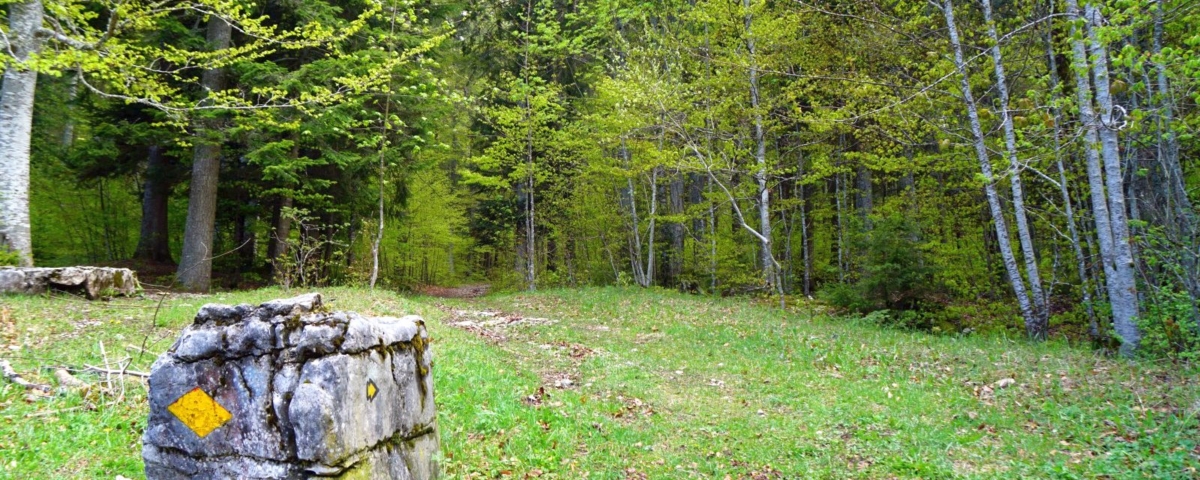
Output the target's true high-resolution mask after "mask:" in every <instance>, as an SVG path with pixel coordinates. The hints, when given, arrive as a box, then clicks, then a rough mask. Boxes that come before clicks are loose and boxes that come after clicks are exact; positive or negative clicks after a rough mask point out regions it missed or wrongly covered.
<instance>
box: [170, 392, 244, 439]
mask: <svg viewBox="0 0 1200 480" xmlns="http://www.w3.org/2000/svg"><path fill="white" fill-rule="evenodd" d="M167 411H169V412H171V414H173V415H175V418H178V419H179V421H181V422H183V424H184V425H186V426H187V427H188V428H190V429H192V431H193V432H196V435H198V436H199V437H200V438H204V437H206V436H208V434H210V433H212V431H213V430H216V429H217V428H218V427H220V426H221V425H224V424H225V422H228V421H229V420H231V419H233V415H232V414H230V413H229V410H226V409H225V407H222V406H221V404H219V403H217V401H216V400H213V398H212V397H210V396H209V395H208V394H207V393H204V390H201V389H200V387H196V388H195V389H193V390H192V391H190V392H188V393H185V394H183V396H181V397H179V399H178V400H175V403H172V404H171V405H170V406H168V407H167Z"/></svg>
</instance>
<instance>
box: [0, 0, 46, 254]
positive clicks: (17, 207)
mask: <svg viewBox="0 0 1200 480" xmlns="http://www.w3.org/2000/svg"><path fill="white" fill-rule="evenodd" d="M42 14H43V11H42V2H41V0H28V1H24V2H18V3H13V4H10V5H9V12H8V32H7V35H8V41H9V48H10V50H11V51H12V53H13V54H15V58H13V59H11V60H9V62H8V65H6V66H5V70H4V81H3V86H2V87H0V249H7V250H11V251H13V252H16V254H17V255H18V256H19V257H20V259H19V261H18V263H19V266H22V267H30V266H33V235H32V232H31V231H30V226H29V154H30V151H29V148H30V141H31V138H30V135H31V133H32V131H33V98H34V91H35V90H36V88H37V75H38V74H37V72H36V71H33V70H29V69H26V68H23V65H21V62H24V61H25V60H26V59H28V58H29V56H30V54H33V53H36V52H37V51H38V50H39V49H40V48H41V45H40V43H39V41H38V39H37V38H35V36H34V35H35V32H36V31H37V29H38V28H39V27H41V26H42Z"/></svg>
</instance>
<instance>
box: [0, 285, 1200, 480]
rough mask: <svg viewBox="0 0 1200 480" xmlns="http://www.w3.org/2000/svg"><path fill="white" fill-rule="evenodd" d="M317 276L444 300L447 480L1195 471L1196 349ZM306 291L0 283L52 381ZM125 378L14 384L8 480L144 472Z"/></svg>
mask: <svg viewBox="0 0 1200 480" xmlns="http://www.w3.org/2000/svg"><path fill="white" fill-rule="evenodd" d="M322 292H323V293H324V294H325V296H326V298H327V300H328V301H329V303H330V304H331V305H332V307H333V308H335V309H345V310H357V311H359V312H362V313H367V314H384V313H416V314H420V315H424V316H425V318H426V319H427V321H428V324H429V328H430V330H431V334H432V335H433V337H434V344H433V348H434V355H435V357H434V362H435V364H434V374H435V382H436V384H435V385H436V389H437V390H436V395H437V401H438V408H439V425H440V428H441V434H442V446H443V455H444V457H445V458H444V459H443V462H442V463H443V470H444V473H445V474H446V476H447V477H448V478H500V477H509V478H534V477H537V478H567V479H574V478H606V479H625V478H635V479H636V478H726V477H727V476H728V477H729V478H767V479H770V478H798V477H800V478H916V477H921V478H956V477H962V478H998V477H1005V478H1011V477H1018V476H1020V477H1037V478H1095V477H1101V476H1107V477H1111V478H1148V477H1150V478H1194V477H1196V476H1197V475H1200V474H1198V473H1197V472H1198V470H1197V469H1198V468H1200V442H1198V440H1197V439H1198V438H1200V418H1198V417H1197V411H1196V410H1197V409H1198V408H1200V371H1197V369H1196V368H1195V367H1191V366H1181V365H1170V364H1154V363H1150V362H1139V363H1130V362H1126V361H1122V360H1116V359H1108V358H1102V357H1098V356H1097V355H1095V354H1094V353H1092V352H1090V351H1088V350H1086V349H1082V348H1074V347H1071V346H1068V345H1065V344H1063V343H1062V342H1047V343H1044V344H1031V343H1028V342H1025V341H1023V340H1019V339H1005V338H1000V337H962V338H960V337H951V336H932V335H926V334H919V333H910V332H901V331H895V330H888V329H881V328H878V327H876V326H874V325H869V324H866V323H864V322H861V321H851V320H840V319H839V320H835V319H829V318H827V317H825V316H822V315H819V314H812V313H811V312H808V311H805V310H804V309H798V310H796V311H789V312H787V313H784V312H781V311H779V310H778V309H777V308H772V307H770V306H766V305H761V306H760V305H754V304H752V303H750V302H748V301H747V300H745V299H712V298H707V297H695V296H687V295H681V294H676V293H671V292H664V291H657V290H650V291H647V290H641V289H622V288H596V289H582V290H554V291H548V292H539V293H535V294H506V295H494V296H489V297H484V298H479V299H436V298H429V297H417V298H408V299H406V298H401V297H398V296H396V295H394V294H391V293H383V292H376V293H371V292H368V291H365V290H358V289H323V290H322ZM290 295H291V294H290V293H285V292H283V291H280V290H275V289H270V290H259V291H253V292H239V293H230V294H218V295H211V296H204V297H189V296H181V297H172V298H170V299H167V300H165V301H163V302H162V305H161V308H159V305H158V303H159V302H158V300H156V299H153V298H146V299H133V300H114V301H111V302H86V301H82V300H78V299H73V298H69V297H50V298H46V297H34V298H23V297H0V305H3V307H0V308H7V309H8V310H9V312H10V313H9V318H10V319H12V321H14V322H15V324H14V326H13V330H11V331H9V333H6V334H5V335H6V336H5V337H4V340H5V343H12V344H15V345H16V346H18V349H11V348H9V347H8V346H7V345H6V346H5V348H6V350H5V351H4V352H2V353H0V358H5V359H8V360H10V361H11V362H12V363H13V365H14V366H15V367H16V368H17V370H18V371H19V372H21V373H22V374H24V375H26V377H27V378H28V379H29V380H32V381H38V382H41V383H50V384H53V379H52V372H51V371H49V370H46V369H44V368H43V367H48V366H73V367H81V366H83V365H84V364H90V365H98V364H100V363H102V362H103V361H104V359H103V357H102V355H101V353H100V348H99V345H100V343H101V342H103V344H104V346H105V351H106V352H107V357H108V360H109V363H110V364H113V363H114V362H117V361H119V360H124V359H126V358H127V357H128V358H129V360H130V362H131V363H130V364H129V367H128V368H130V369H131V370H139V371H148V370H149V366H150V364H151V363H152V362H153V358H152V357H153V354H146V355H140V356H139V353H138V349H139V348H140V345H141V344H142V342H143V341H145V344H146V349H147V350H148V351H150V352H154V353H157V352H161V351H163V350H165V349H166V348H168V347H169V346H170V344H171V343H172V342H173V341H174V339H175V336H176V335H177V334H178V332H179V330H180V329H181V328H182V327H183V326H184V325H186V324H187V323H189V322H190V321H191V317H192V315H194V314H195V311H196V310H197V309H198V308H199V307H200V305H201V304H203V303H209V302H220V303H243V302H244V303H258V302H261V301H264V300H268V299H271V298H278V297H282V296H290ZM155 310H158V315H157V321H156V324H157V325H154V326H151V324H150V320H151V318H152V317H153V316H154V312H155ZM0 327H3V326H0ZM3 332H5V330H3V328H0V333H3ZM79 376H80V378H81V379H83V380H85V381H88V382H91V383H97V382H100V381H101V380H102V379H101V378H99V377H98V376H95V375H87V374H80V375H79ZM1006 379H1012V384H1011V385H1007V384H1008V383H1009V382H1008V381H1007V380H1006ZM1002 385H1007V386H1003V387H1002ZM117 387H118V388H115V389H113V390H112V391H102V390H101V389H93V390H92V391H91V392H90V393H88V394H87V395H81V394H78V393H68V394H63V395H58V396H55V397H53V398H49V399H40V400H32V401H31V400H27V399H26V392H25V391H24V390H23V389H21V388H19V387H17V386H15V385H12V384H9V383H7V382H6V383H3V384H0V407H2V408H0V410H2V412H3V413H0V478H108V479H111V478H113V477H114V476H115V475H118V474H120V475H124V476H126V477H131V478H139V477H140V476H141V445H140V435H141V428H142V427H143V426H144V422H145V416H146V411H145V408H146V396H145V389H144V387H142V386H141V384H140V383H139V382H137V381H134V380H131V381H129V382H128V383H127V384H126V385H125V388H124V396H123V397H122V396H121V390H120V388H119V387H120V382H117Z"/></svg>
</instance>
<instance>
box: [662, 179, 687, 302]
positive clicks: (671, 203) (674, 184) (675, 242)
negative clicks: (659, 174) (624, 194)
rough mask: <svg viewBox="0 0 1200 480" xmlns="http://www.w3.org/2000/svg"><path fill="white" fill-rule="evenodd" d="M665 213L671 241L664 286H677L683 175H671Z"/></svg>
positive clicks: (681, 227)
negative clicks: (668, 217) (668, 220)
mask: <svg viewBox="0 0 1200 480" xmlns="http://www.w3.org/2000/svg"><path fill="white" fill-rule="evenodd" d="M667 188H668V189H669V192H668V193H669V194H668V196H667V207H668V208H667V211H668V213H669V214H670V215H671V216H672V221H671V223H670V224H669V225H667V234H668V236H669V237H670V241H671V250H670V251H669V253H668V257H667V278H666V283H665V285H669V286H674V287H677V286H679V277H680V275H682V274H683V220H682V217H683V173H681V172H675V173H673V174H671V182H670V184H669V185H668V187H667Z"/></svg>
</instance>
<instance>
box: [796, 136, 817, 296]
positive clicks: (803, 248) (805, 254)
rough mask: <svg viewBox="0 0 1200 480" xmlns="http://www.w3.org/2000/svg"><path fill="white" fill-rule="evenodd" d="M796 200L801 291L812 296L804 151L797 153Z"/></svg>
mask: <svg viewBox="0 0 1200 480" xmlns="http://www.w3.org/2000/svg"><path fill="white" fill-rule="evenodd" d="M796 198H797V199H799V201H800V256H801V260H802V261H803V262H804V282H803V285H802V287H801V291H802V292H803V293H804V294H805V295H811V294H812V267H813V261H812V235H811V234H810V233H809V222H810V221H811V220H810V215H809V213H808V189H807V188H805V185H804V151H803V150H801V151H799V153H797V159H796Z"/></svg>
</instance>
